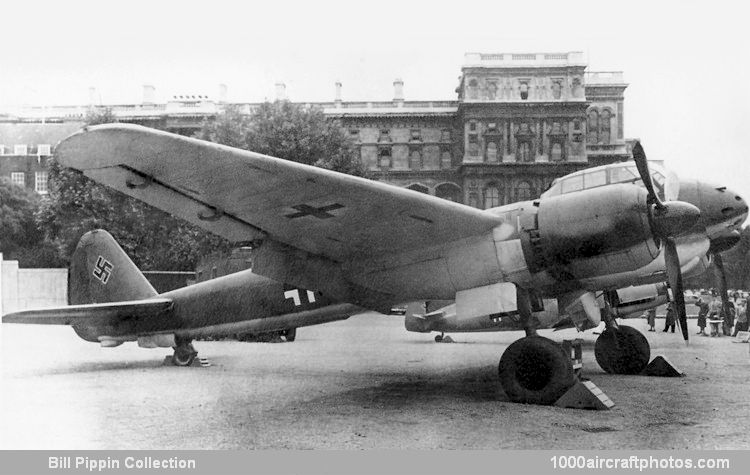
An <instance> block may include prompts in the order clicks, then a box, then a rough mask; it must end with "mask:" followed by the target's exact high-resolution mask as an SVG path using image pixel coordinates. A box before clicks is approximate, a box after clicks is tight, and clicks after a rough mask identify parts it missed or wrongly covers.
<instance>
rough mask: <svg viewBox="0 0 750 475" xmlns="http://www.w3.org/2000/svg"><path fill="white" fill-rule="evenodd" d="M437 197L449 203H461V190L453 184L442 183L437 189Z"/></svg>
mask: <svg viewBox="0 0 750 475" xmlns="http://www.w3.org/2000/svg"><path fill="white" fill-rule="evenodd" d="M435 196H437V197H438V198H442V199H444V200H448V201H455V202H456V203H459V202H460V201H461V188H460V187H458V186H457V185H455V184H453V183H442V184H440V185H438V186H437V187H436V188H435Z"/></svg>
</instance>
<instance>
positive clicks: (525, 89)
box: [519, 81, 529, 101]
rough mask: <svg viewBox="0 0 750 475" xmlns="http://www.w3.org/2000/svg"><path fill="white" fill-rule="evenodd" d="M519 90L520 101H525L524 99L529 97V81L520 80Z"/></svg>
mask: <svg viewBox="0 0 750 475" xmlns="http://www.w3.org/2000/svg"><path fill="white" fill-rule="evenodd" d="M519 91H520V92H521V100H522V101H525V100H526V99H528V98H529V83H528V82H527V81H522V82H521V87H520V88H519Z"/></svg>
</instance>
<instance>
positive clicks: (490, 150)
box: [487, 142, 497, 163]
mask: <svg viewBox="0 0 750 475" xmlns="http://www.w3.org/2000/svg"><path fill="white" fill-rule="evenodd" d="M487 161H488V162H490V163H497V144H495V142H490V143H488V144H487Z"/></svg>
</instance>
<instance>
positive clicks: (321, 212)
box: [284, 203, 344, 219]
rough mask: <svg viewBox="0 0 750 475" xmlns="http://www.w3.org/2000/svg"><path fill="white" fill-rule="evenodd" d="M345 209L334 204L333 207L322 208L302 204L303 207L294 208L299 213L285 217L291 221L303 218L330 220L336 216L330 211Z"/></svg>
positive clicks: (340, 205) (296, 206)
mask: <svg viewBox="0 0 750 475" xmlns="http://www.w3.org/2000/svg"><path fill="white" fill-rule="evenodd" d="M343 207H344V205H342V204H339V203H333V204H331V205H326V206H321V207H320V208H316V207H315V206H310V205H305V204H301V205H295V206H292V208H294V209H296V210H297V211H299V213H292V214H285V215H284V216H286V217H287V218H289V219H294V218H301V217H303V216H313V217H315V218H318V219H328V218H333V217H334V216H335V215H333V214H331V213H329V212H328V211H333V210H337V209H339V208H343Z"/></svg>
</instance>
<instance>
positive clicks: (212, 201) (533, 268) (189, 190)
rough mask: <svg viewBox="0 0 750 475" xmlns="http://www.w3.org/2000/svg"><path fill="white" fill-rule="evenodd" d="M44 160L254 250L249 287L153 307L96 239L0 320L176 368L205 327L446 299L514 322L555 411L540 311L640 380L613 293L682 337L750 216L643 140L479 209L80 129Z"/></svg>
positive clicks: (504, 372) (200, 147)
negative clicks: (689, 277)
mask: <svg viewBox="0 0 750 475" xmlns="http://www.w3.org/2000/svg"><path fill="white" fill-rule="evenodd" d="M55 153H56V155H57V158H58V160H59V162H60V163H61V164H63V165H65V166H68V167H71V168H74V169H76V170H80V171H81V172H83V173H84V174H85V175H86V176H87V177H89V178H91V179H93V180H95V181H97V182H99V183H102V184H104V185H107V186H109V187H111V188H114V189H116V190H118V191H120V192H122V193H125V194H127V195H129V196H132V197H135V198H137V199H139V200H142V201H144V202H146V203H148V204H150V205H152V206H155V207H157V208H160V209H162V210H164V211H166V212H169V213H171V214H173V215H175V216H178V217H181V218H183V219H185V220H187V221H189V222H192V223H194V224H197V225H198V226H201V227H202V228H204V229H207V230H209V231H211V232H213V233H216V234H218V235H220V236H223V237H225V238H227V239H229V240H231V241H234V242H237V243H245V244H250V245H252V247H253V248H254V257H253V273H254V274H257V275H254V274H253V273H250V272H241V273H238V274H234V275H231V276H227V277H224V278H221V279H216V280H213V281H209V282H205V283H202V284H199V285H195V286H190V287H187V288H185V289H180V290H176V291H173V292H169V293H167V294H163V295H157V294H156V293H155V292H154V291H153V289H152V288H150V286H149V285H147V284H148V283H147V282H145V279H143V278H142V276H141V275H140V272H138V270H137V269H135V266H134V265H133V264H132V262H130V260H129V259H128V258H127V256H125V254H124V253H123V252H122V250H121V249H119V246H117V245H116V243H114V241H113V240H112V239H111V237H110V236H109V235H107V234H106V233H105V232H103V231H98V232H95V233H92V234H89V235H87V236H84V238H83V239H82V242H81V243H80V244H79V249H78V250H77V251H76V256H74V259H73V263H72V267H71V282H72V283H71V285H74V286H77V287H75V290H73V291H71V298H72V299H71V302H70V303H72V304H74V305H72V306H70V307H64V308H59V309H48V310H44V311H24V312H19V313H16V314H10V315H6V316H5V317H3V322H16V323H48V324H49V323H57V324H68V325H72V326H73V327H74V328H75V329H76V331H77V332H78V333H79V335H81V336H83V337H84V338H86V339H88V340H92V341H98V342H100V343H102V345H104V346H114V345H117V344H119V343H121V342H122V341H129V340H138V341H139V343H140V344H142V345H144V346H149V345H151V346H173V347H174V348H175V356H174V359H175V361H176V362H177V363H178V364H187V362H188V361H189V360H190V359H192V358H194V357H195V350H194V349H193V346H192V343H191V341H192V339H193V338H195V337H196V336H198V335H200V334H201V332H204V331H208V330H205V329H210V331H229V332H233V331H237V329H239V328H241V329H250V328H254V329H268V330H271V329H282V328H293V327H298V326H303V325H306V324H315V323H321V322H324V321H330V320H335V319H339V318H346V317H347V316H348V315H350V314H351V313H354V312H357V311H359V310H360V309H369V310H375V311H380V312H383V313H387V312H388V311H389V310H390V309H391V308H392V307H394V306H396V305H400V304H403V303H405V302H417V301H438V300H452V301H455V312H456V315H458V316H460V317H461V318H462V319H467V320H471V319H476V318H487V317H488V316H491V317H493V318H498V319H500V321H502V318H503V317H508V316H510V317H512V318H513V319H514V321H516V322H517V324H516V326H515V328H519V329H523V330H524V331H525V334H526V336H525V337H524V338H521V339H519V340H517V341H516V342H514V343H513V344H511V345H510V346H509V347H508V348H507V349H506V351H505V353H504V354H503V356H502V358H501V360H500V365H499V373H500V381H501V383H502V386H503V389H504V390H505V392H506V394H507V395H508V396H509V398H510V399H511V400H513V401H520V402H533V403H543V404H544V403H546V404H550V403H553V402H554V401H555V400H557V399H558V398H559V397H560V396H561V395H562V394H563V393H565V392H566V391H567V390H568V389H569V388H570V387H571V386H572V385H573V384H574V382H575V378H574V373H573V369H572V365H571V363H570V360H569V359H568V357H567V356H566V355H565V354H564V353H563V352H562V351H560V349H559V346H558V345H557V344H555V343H554V342H553V341H551V340H549V339H547V338H543V337H540V336H538V335H537V334H536V329H537V328H538V327H541V326H545V325H542V324H541V323H542V322H541V320H540V317H541V316H545V315H546V316H547V317H545V318H552V319H553V320H554V319H555V318H557V319H558V320H562V319H571V320H572V321H574V322H577V323H576V326H578V327H579V328H585V327H587V326H590V325H593V324H598V323H599V322H600V321H601V320H603V321H604V323H605V324H606V329H605V331H604V332H603V333H602V335H601V336H600V337H599V340H598V341H597V346H600V345H601V347H602V348H603V350H605V351H602V352H601V353H602V355H604V356H602V358H598V361H599V363H600V365H602V367H603V368H604V369H605V370H607V371H610V372H614V373H630V372H637V370H638V368H637V367H634V366H637V365H633V364H626V363H624V362H626V361H630V360H640V359H642V355H641V354H632V352H634V351H635V352H637V353H640V352H641V351H642V350H639V349H638V348H642V345H641V342H642V341H643V340H645V338H644V337H643V335H642V334H640V333H639V332H637V331H635V330H633V329H631V328H630V327H627V326H622V327H620V326H618V324H617V322H616V320H615V317H616V316H617V315H618V314H617V312H616V311H614V310H613V309H615V308H617V307H618V306H619V304H620V303H622V302H617V301H616V299H617V296H618V295H619V294H618V293H617V290H618V289H624V288H627V287H629V286H631V285H633V284H638V285H645V284H658V283H662V282H664V281H666V282H667V283H668V285H669V287H670V288H671V290H672V295H673V299H674V302H675V304H676V307H677V313H678V321H679V323H680V327H681V330H682V334H683V336H684V338H685V340H687V339H688V334H687V320H686V315H685V302H684V298H683V286H682V275H683V272H691V271H695V270H696V269H702V268H705V266H706V265H707V263H708V260H709V259H710V258H712V259H714V260H716V262H717V263H719V264H720V263H721V256H720V253H721V252H722V251H725V250H727V249H729V248H731V247H732V246H733V245H734V244H736V243H737V242H738V241H739V230H740V228H741V225H742V224H743V223H744V221H745V219H746V218H747V216H748V207H747V204H746V203H745V201H744V200H743V199H742V198H741V197H740V196H739V195H737V194H736V193H734V192H732V191H731V190H729V189H727V188H726V187H722V186H713V185H710V184H707V183H703V182H700V181H696V180H679V179H678V178H677V176H676V175H674V174H673V173H669V172H666V171H663V170H659V169H653V170H650V169H649V165H648V163H647V160H646V156H645V154H644V153H643V149H642V148H641V146H640V144H636V145H635V147H634V150H633V158H634V160H635V163H634V164H633V163H621V164H615V165H608V166H604V167H599V168H593V169H587V170H584V171H581V172H577V173H573V174H571V175H568V176H565V177H563V178H560V179H558V180H556V182H555V183H554V184H553V185H552V187H551V188H550V189H549V190H548V191H546V192H545V193H544V194H543V195H542V196H541V197H540V198H539V199H536V200H532V201H524V202H519V203H515V204H510V205H507V206H502V207H499V208H493V209H488V210H478V209H475V208H472V207H469V206H465V205H462V204H458V203H454V202H450V201H446V200H442V199H439V198H436V197H434V196H429V195H426V194H422V193H418V192H415V191H412V190H408V189H403V188H398V187H394V186H391V185H387V184H385V183H379V182H375V181H370V180H366V179H363V178H359V177H353V176H349V175H344V174H341V173H337V172H333V171H330V170H324V169H320V168H315V167H311V166H307V165H303V164H299V163H295V162H290V161H286V160H282V159H278V158H274V157H269V156H265V155H260V154H257V153H253V152H248V151H244V150H239V149H235V148H231V147H227V146H223V145H217V144H214V143H209V142H205V141H201V140H198V139H194V138H188V137H183V136H179V135H175V134H171V133H167V132H162V131H158V130H153V129H149V128H146V127H141V126H136V125H125V124H107V125H100V126H94V127H87V128H84V129H83V130H82V131H80V132H78V133H76V134H74V135H72V136H70V137H69V138H67V139H65V140H64V141H63V142H61V143H60V144H59V145H58V146H57V148H56V152H55ZM261 276H262V277H261ZM282 282H283V283H285V284H286V285H284V284H281V283H282ZM260 289H270V290H269V291H268V292H269V293H264V292H263V291H261V290H260ZM313 289H314V291H313ZM290 291H291V292H292V293H289V294H287V292H290ZM294 292H296V294H295V293H294ZM602 292H603V295H604V297H605V298H604V305H599V304H598V303H597V293H602ZM663 294H664V292H662V295H663ZM295 295H296V298H295ZM290 296H291V298H290ZM282 297H284V299H283V300H281V298H282ZM275 299H276V300H275ZM303 299H304V302H305V304H306V305H310V307H303V306H302V305H301V303H302V302H303ZM277 300H281V302H279V301H277ZM313 300H314V301H313ZM601 307H604V308H601ZM550 315H551V317H549V316H550ZM423 317H424V318H427V316H423ZM646 349H648V347H647V346H646ZM641 369H642V368H641Z"/></svg>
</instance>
